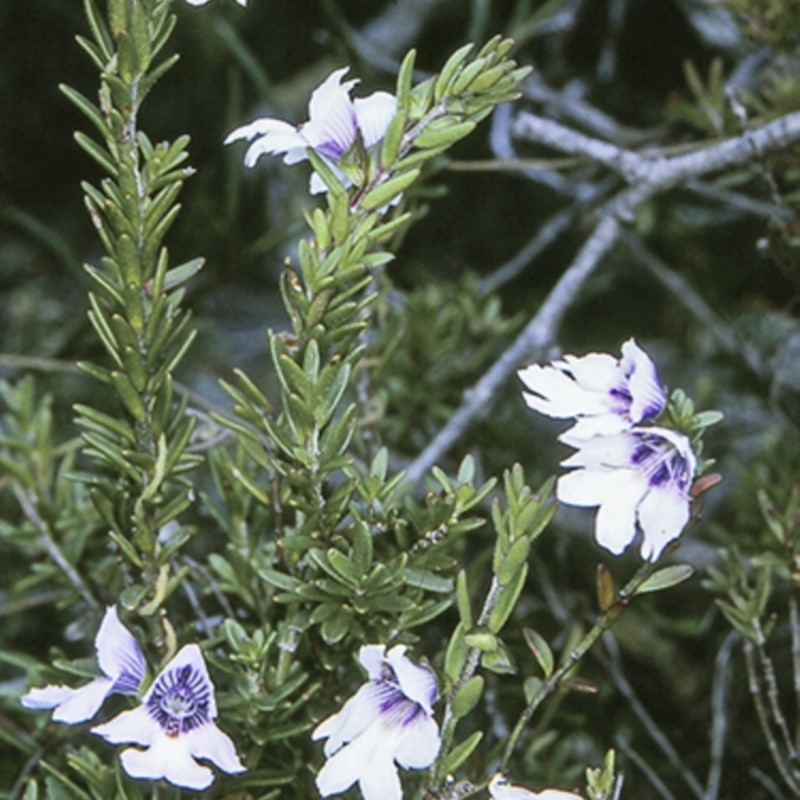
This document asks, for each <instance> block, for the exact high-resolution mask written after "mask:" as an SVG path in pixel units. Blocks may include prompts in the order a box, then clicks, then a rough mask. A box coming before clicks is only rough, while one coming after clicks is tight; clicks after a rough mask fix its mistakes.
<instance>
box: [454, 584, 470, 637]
mask: <svg viewBox="0 0 800 800" xmlns="http://www.w3.org/2000/svg"><path fill="white" fill-rule="evenodd" d="M456 599H457V602H458V614H459V616H460V617H461V623H462V625H463V626H464V628H466V630H470V629H471V628H472V625H473V620H472V605H471V603H470V599H469V588H468V586H467V573H466V571H465V570H463V569H462V570H459V573H458V579H457V581H456Z"/></svg>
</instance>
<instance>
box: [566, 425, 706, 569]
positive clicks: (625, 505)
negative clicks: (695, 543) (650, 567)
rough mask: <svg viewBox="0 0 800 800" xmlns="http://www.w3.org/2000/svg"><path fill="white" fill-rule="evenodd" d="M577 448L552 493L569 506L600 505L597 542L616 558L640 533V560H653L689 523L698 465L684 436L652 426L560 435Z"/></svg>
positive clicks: (596, 528) (596, 526)
mask: <svg viewBox="0 0 800 800" xmlns="http://www.w3.org/2000/svg"><path fill="white" fill-rule="evenodd" d="M560 438H561V440H562V441H563V442H565V443H566V444H568V445H570V446H571V447H576V448H578V450H577V452H575V453H573V454H572V455H571V456H570V457H569V458H567V459H566V460H565V461H563V462H562V466H564V467H567V468H569V469H571V470H572V471H571V472H568V473H567V474H566V475H562V476H561V477H560V478H559V479H558V483H557V486H556V495H557V497H558V499H559V500H560V501H561V502H562V503H566V504H567V505H573V506H599V508H598V511H597V518H596V520H595V538H596V539H597V542H598V544H600V545H601V546H602V547H605V548H606V549H607V550H609V551H611V552H612V553H614V554H615V555H619V554H620V553H622V551H623V550H625V548H626V547H628V545H629V544H631V542H632V541H633V539H634V537H635V536H636V533H637V531H639V532H641V535H642V542H641V548H640V553H641V556H642V558H644V559H647V560H652V561H655V560H656V559H657V558H658V557H659V556H660V555H661V553H662V551H663V550H664V548H665V547H666V545H667V544H669V543H670V542H671V541H672V540H673V539H676V538H677V537H678V536H680V534H681V532H682V531H683V528H684V527H685V525H686V523H687V522H688V521H689V516H690V505H691V497H690V490H691V486H692V481H693V480H694V474H695V469H696V467H697V462H696V459H695V455H694V453H693V452H692V448H691V444H690V442H689V439H687V437H686V436H684V435H683V434H680V433H676V432H675V431H671V430H667V429H666V428H659V427H656V426H652V427H649V428H631V429H630V430H628V431H623V432H621V433H617V434H613V435H610V436H593V437H592V438H591V439H587V440H584V439H581V438H578V437H573V436H572V433H571V432H568V433H566V434H562V436H561V437H560Z"/></svg>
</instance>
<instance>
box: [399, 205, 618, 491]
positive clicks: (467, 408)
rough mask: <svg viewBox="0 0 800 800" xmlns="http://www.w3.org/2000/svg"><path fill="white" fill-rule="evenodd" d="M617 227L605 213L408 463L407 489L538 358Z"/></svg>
mask: <svg viewBox="0 0 800 800" xmlns="http://www.w3.org/2000/svg"><path fill="white" fill-rule="evenodd" d="M618 231H619V222H618V220H617V219H616V217H615V216H613V215H608V216H606V217H604V219H603V220H602V221H601V222H600V224H599V225H597V227H596V228H595V230H594V232H593V233H592V235H591V236H590V237H589V239H588V240H587V241H586V243H585V244H584V246H583V248H582V249H581V251H580V253H578V255H577V257H576V258H575V261H574V262H573V263H572V266H570V268H569V269H568V270H567V271H566V272H565V273H564V274H563V275H562V276H561V278H560V279H559V281H558V283H557V284H556V285H555V287H553V290H552V291H551V292H550V294H549V295H548V296H547V299H546V300H545V301H544V303H542V305H541V307H540V308H539V311H538V312H537V313H536V315H535V316H534V317H533V319H531V321H530V322H529V323H528V324H527V326H526V327H525V328H524V330H523V331H522V333H520V334H519V336H517V338H516V339H515V340H514V342H513V343H512V344H511V346H510V347H509V348H508V349H507V350H506V351H505V352H504V353H503V354H502V355H501V356H500V358H499V359H498V360H497V361H496V362H495V363H494V365H493V366H492V367H491V368H490V369H489V371H488V372H487V373H486V374H485V375H484V376H483V377H482V378H481V379H480V380H479V381H478V382H477V383H476V384H475V386H474V387H473V388H472V389H471V390H470V391H469V392H467V393H466V395H465V397H464V402H463V403H462V405H461V407H460V408H459V409H458V411H456V412H455V414H453V416H452V417H451V418H450V420H449V421H448V423H447V424H446V425H445V427H444V428H442V429H441V430H440V431H439V433H437V434H436V436H435V437H434V438H433V440H432V441H431V442H430V444H429V445H428V446H427V447H426V448H425V449H424V450H423V451H422V453H420V454H419V456H417V458H415V459H414V461H413V462H412V463H411V465H410V466H409V467H408V469H407V470H406V475H405V484H406V486H407V487H413V486H416V485H417V484H418V483H419V482H420V481H421V480H422V478H423V477H424V476H425V475H426V474H427V472H428V470H429V469H430V468H431V467H432V466H433V465H434V464H435V463H436V462H437V461H438V460H439V458H440V457H441V456H442V455H443V454H444V453H446V452H447V450H448V449H449V448H450V447H451V445H452V444H453V443H454V442H456V441H457V440H458V438H459V437H460V436H461V434H462V433H463V432H464V431H465V430H466V429H467V428H468V427H469V425H470V424H471V423H472V421H473V420H474V419H475V417H476V416H478V415H479V414H480V413H485V412H486V411H488V410H489V406H490V404H491V402H492V399H493V397H494V395H495V393H496V391H497V389H498V387H499V386H500V385H501V384H502V383H504V382H505V380H506V379H507V378H508V376H509V375H511V373H512V372H514V370H515V369H517V367H518V366H519V365H520V364H521V363H522V361H523V359H525V358H528V359H530V358H532V357H536V356H538V355H539V354H540V353H542V352H543V351H544V350H545V348H546V347H547V346H548V345H549V344H550V343H551V342H552V340H553V338H554V336H555V332H556V330H557V329H558V326H559V325H560V323H561V320H562V318H563V316H564V314H565V313H566V310H567V308H568V307H569V305H570V303H572V302H573V300H574V299H575V297H576V295H577V294H578V292H579V291H580V289H581V287H582V286H583V284H584V282H585V281H586V279H587V278H588V277H589V275H591V273H592V272H593V271H594V269H595V268H596V267H597V265H598V264H599V262H600V260H601V259H602V257H603V256H604V255H605V253H606V252H607V251H608V248H609V247H611V245H612V244H613V242H614V240H615V239H616V237H617V233H618Z"/></svg>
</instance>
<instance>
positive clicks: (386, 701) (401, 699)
mask: <svg viewBox="0 0 800 800" xmlns="http://www.w3.org/2000/svg"><path fill="white" fill-rule="evenodd" d="M382 694H383V697H381V702H380V704H379V706H378V710H379V711H380V713H381V714H393V713H394V712H395V711H396V710H397V708H398V707H399V706H400V704H401V703H407V702H408V698H407V697H406V696H405V695H404V694H403V693H402V692H400V691H397V690H394V689H388V690H384V691H383V692H382Z"/></svg>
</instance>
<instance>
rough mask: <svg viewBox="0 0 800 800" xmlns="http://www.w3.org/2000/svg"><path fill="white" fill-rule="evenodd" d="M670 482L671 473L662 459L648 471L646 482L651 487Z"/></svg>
mask: <svg viewBox="0 0 800 800" xmlns="http://www.w3.org/2000/svg"><path fill="white" fill-rule="evenodd" d="M671 482H672V473H671V472H670V469H669V465H668V464H665V463H664V462H663V461H662V462H661V463H660V464H659V465H658V466H657V467H656V468H655V469H654V470H653V471H652V472H651V473H650V476H649V478H648V483H649V484H650V486H652V487H660V486H665V485H666V484H668V483H671Z"/></svg>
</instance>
